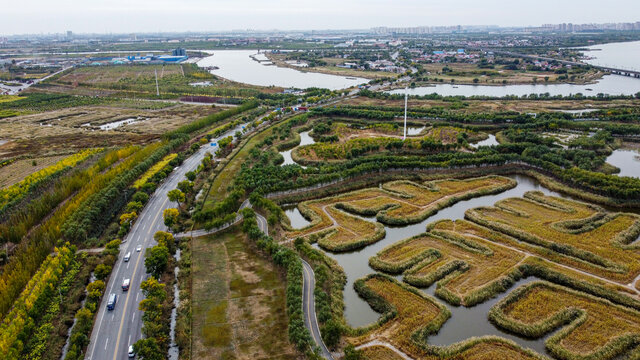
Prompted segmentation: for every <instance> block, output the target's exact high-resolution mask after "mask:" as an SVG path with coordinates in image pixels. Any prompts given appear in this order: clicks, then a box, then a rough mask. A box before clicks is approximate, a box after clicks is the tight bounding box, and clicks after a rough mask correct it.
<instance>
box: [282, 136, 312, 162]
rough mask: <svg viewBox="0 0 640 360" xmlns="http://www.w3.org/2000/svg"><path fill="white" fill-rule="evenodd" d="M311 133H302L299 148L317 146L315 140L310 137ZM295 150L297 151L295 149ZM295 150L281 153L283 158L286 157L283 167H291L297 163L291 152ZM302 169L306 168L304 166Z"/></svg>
mask: <svg viewBox="0 0 640 360" xmlns="http://www.w3.org/2000/svg"><path fill="white" fill-rule="evenodd" d="M310 132H311V131H305V132H301V133H300V144H299V145H298V146H303V145H311V144H315V143H316V142H315V140H313V138H312V137H311V136H309V133H310ZM296 147H297V146H296ZM293 149H295V147H294V148H293ZM293 149H289V150H287V151H282V152H280V155H282V157H284V162H283V163H282V166H284V165H291V164H295V163H296V162H295V161H293V159H292V158H291V152H292V151H293ZM301 166H302V165H301ZM302 168H305V166H302Z"/></svg>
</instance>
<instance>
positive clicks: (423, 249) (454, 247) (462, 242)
mask: <svg viewBox="0 0 640 360" xmlns="http://www.w3.org/2000/svg"><path fill="white" fill-rule="evenodd" d="M439 234H440V235H435V234H429V233H427V234H423V235H419V236H416V237H414V238H411V239H408V240H405V241H401V242H399V243H396V244H393V245H391V246H390V247H388V248H386V249H384V250H382V251H380V252H379V253H378V254H377V255H376V257H374V258H372V260H371V263H372V265H375V264H376V263H383V264H386V265H388V266H390V267H393V266H400V267H401V268H403V267H402V266H401V264H406V265H409V266H411V268H408V267H407V266H406V265H405V266H404V269H407V270H406V271H405V279H404V281H407V282H409V283H410V284H415V285H421V286H427V285H429V284H430V283H433V281H437V280H440V278H441V277H442V276H446V275H448V274H449V273H450V272H451V271H445V269H446V268H447V267H448V266H453V265H450V264H456V263H460V262H462V263H464V265H463V264H462V263H460V265H459V266H458V267H456V269H458V270H462V271H459V272H455V273H454V274H453V275H451V276H450V277H449V278H448V281H447V282H446V283H445V284H444V287H445V288H446V289H447V290H448V291H449V292H451V293H453V294H455V295H456V296H458V297H459V298H464V297H465V296H467V295H469V294H470V293H471V292H473V291H476V290H478V289H480V288H482V287H484V286H486V285H488V284H490V283H492V282H494V281H495V280H496V279H498V278H500V277H502V276H505V275H507V274H508V273H509V272H511V270H512V269H513V268H514V267H515V266H516V265H517V264H518V263H520V262H521V261H522V260H523V259H524V258H525V255H523V254H521V253H518V252H516V251H513V250H510V249H507V248H504V247H501V246H497V245H495V244H493V243H491V242H489V241H486V240H484V239H480V238H476V237H472V236H468V235H466V234H460V233H454V232H450V233H445V232H440V233H439ZM445 236H447V237H445ZM433 253H436V254H439V255H436V256H429V255H430V254H433ZM425 256H426V257H425ZM423 258H424V260H423ZM374 267H375V266H374ZM440 274H441V276H438V275H440ZM425 282H426V283H425Z"/></svg>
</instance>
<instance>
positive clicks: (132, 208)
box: [125, 201, 144, 213]
mask: <svg viewBox="0 0 640 360" xmlns="http://www.w3.org/2000/svg"><path fill="white" fill-rule="evenodd" d="M143 207H144V205H142V203H141V202H139V201H129V202H128V203H127V207H126V208H125V211H126V212H135V213H139V212H140V210H142V208H143Z"/></svg>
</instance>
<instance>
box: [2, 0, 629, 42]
mask: <svg viewBox="0 0 640 360" xmlns="http://www.w3.org/2000/svg"><path fill="white" fill-rule="evenodd" d="M635 21H640V1H639V0H608V1H602V0H527V1H521V0H508V1H506V0H316V1H307V0H226V1H220V0H108V1H104V0H83V1H80V0H22V1H16V0H0V34H23V33H53V32H64V31H66V30H72V31H74V32H77V33H83V32H96V33H107V32H111V33H129V32H146V31H150V32H155V31H165V32H168V31H189V30H191V31H214V30H233V29H283V30H291V29H361V28H370V27H374V26H434V25H458V24H461V25H485V24H495V25H502V26H513V25H516V26H526V25H541V24H543V23H562V22H573V23H590V22H598V23H602V22H635Z"/></svg>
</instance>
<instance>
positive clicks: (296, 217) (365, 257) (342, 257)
mask: <svg viewBox="0 0 640 360" xmlns="http://www.w3.org/2000/svg"><path fill="white" fill-rule="evenodd" d="M512 178H513V179H515V180H516V181H517V183H518V184H517V186H516V187H515V188H513V189H510V190H507V191H504V192H502V193H499V194H494V195H487V196H481V197H478V198H474V199H470V200H465V201H460V202H458V203H456V204H454V205H453V206H450V207H448V208H445V209H442V210H440V211H438V212H437V213H436V214H435V215H433V216H431V217H429V218H427V219H426V220H424V221H422V222H420V223H416V224H413V225H408V226H403V227H393V226H386V225H385V231H386V235H385V237H384V238H383V239H382V240H380V241H378V242H377V243H375V244H372V245H369V246H367V247H365V248H363V249H361V250H358V251H353V252H348V253H330V252H328V254H329V256H331V257H332V258H334V259H335V260H336V261H337V262H338V264H340V266H341V267H342V268H343V269H344V271H345V273H346V276H347V284H346V286H345V288H344V303H345V309H344V316H345V319H346V321H347V323H348V324H349V325H351V326H353V327H361V326H366V325H369V324H371V323H373V322H375V321H376V320H377V319H378V318H379V317H380V314H378V313H376V312H375V311H373V310H372V309H371V307H370V306H369V305H368V304H367V303H366V302H365V301H364V300H363V299H362V298H360V297H359V296H358V294H357V293H356V292H355V290H354V288H353V283H354V282H355V280H357V279H360V278H363V277H365V276H367V275H368V274H371V273H374V272H376V271H375V270H374V269H373V268H371V267H370V266H369V264H368V261H369V258H371V257H372V256H374V255H375V254H376V253H377V252H379V251H380V250H382V249H384V248H385V247H387V246H389V245H391V244H394V243H396V242H398V241H400V240H403V239H407V238H409V237H412V236H415V235H418V234H421V233H424V232H425V230H426V226H427V224H429V223H432V222H434V221H438V220H441V219H451V220H458V219H463V218H464V213H465V211H466V210H468V209H471V208H476V207H480V206H490V205H493V204H495V203H496V202H497V201H499V200H502V199H506V198H510V197H522V196H523V195H524V193H525V192H527V191H534V190H537V191H542V192H543V193H545V194H546V195H552V196H560V197H566V196H563V195H562V194H560V193H557V192H554V191H551V190H548V189H546V188H544V187H543V186H542V185H541V184H540V183H538V182H537V181H536V180H535V179H533V178H531V177H528V176H522V175H515V176H512ZM286 214H287V215H288V216H289V219H290V220H291V225H292V227H294V228H302V227H304V226H306V225H308V224H309V221H308V220H306V219H305V218H304V217H303V216H302V215H301V214H300V212H299V210H298V209H297V208H288V209H286ZM365 219H367V220H369V221H376V220H375V217H370V218H365ZM314 247H315V248H318V246H317V245H314ZM396 278H397V279H398V280H401V279H402V276H398V277H396ZM534 280H535V278H528V279H523V280H521V281H519V282H518V283H517V284H516V285H515V286H514V287H512V289H514V288H515V287H517V286H519V285H522V284H525V283H528V282H531V281H534ZM435 287H436V285H435V284H434V285H432V286H430V287H429V288H427V289H422V290H423V291H424V292H425V293H427V294H430V295H432V296H433V295H434V292H435ZM509 292H510V291H508V292H505V293H502V294H499V296H497V297H496V298H494V299H492V300H488V301H486V302H484V303H482V304H479V305H477V306H474V307H470V308H465V307H454V306H451V305H449V304H447V303H446V302H445V301H443V300H439V299H438V301H439V302H440V303H443V304H445V305H446V306H447V307H448V308H449V309H450V310H451V313H452V316H451V318H450V319H449V320H447V322H445V324H444V325H443V327H442V328H441V329H440V331H439V332H438V334H437V335H434V336H431V337H429V340H428V341H429V343H430V344H435V345H443V346H444V345H450V344H453V343H456V342H459V341H463V340H465V339H468V338H470V337H473V336H485V335H497V336H501V337H504V338H507V339H511V340H513V341H515V342H516V343H518V344H519V345H521V346H523V347H526V348H531V349H533V350H535V351H537V352H540V353H543V354H544V353H545V348H544V340H545V339H546V338H547V337H548V336H549V334H547V336H545V337H544V338H541V339H533V340H532V339H525V338H521V337H519V336H517V335H514V334H509V333H506V332H503V331H501V330H500V329H498V328H497V327H495V326H494V325H493V324H491V323H490V322H489V321H488V320H487V313H488V311H489V309H490V308H491V307H492V306H493V305H495V304H496V303H497V302H498V301H500V300H501V299H502V298H504V296H506V295H507V294H508V293H509Z"/></svg>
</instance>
